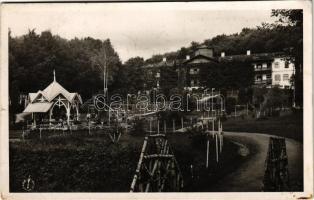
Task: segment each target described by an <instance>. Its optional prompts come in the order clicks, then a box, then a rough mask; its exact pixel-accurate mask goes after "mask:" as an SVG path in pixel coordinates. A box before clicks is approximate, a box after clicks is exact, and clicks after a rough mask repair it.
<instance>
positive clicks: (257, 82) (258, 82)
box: [254, 79, 271, 84]
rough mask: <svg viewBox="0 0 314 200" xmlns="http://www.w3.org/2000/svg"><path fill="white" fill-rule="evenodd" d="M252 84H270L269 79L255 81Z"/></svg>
mask: <svg viewBox="0 0 314 200" xmlns="http://www.w3.org/2000/svg"><path fill="white" fill-rule="evenodd" d="M254 83H255V84H270V83H271V79H267V80H255V82H254Z"/></svg>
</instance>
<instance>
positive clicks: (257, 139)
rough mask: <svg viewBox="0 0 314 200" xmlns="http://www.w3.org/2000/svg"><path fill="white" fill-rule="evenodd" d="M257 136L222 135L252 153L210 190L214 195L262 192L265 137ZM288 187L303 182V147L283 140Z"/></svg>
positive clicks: (266, 147)
mask: <svg viewBox="0 0 314 200" xmlns="http://www.w3.org/2000/svg"><path fill="white" fill-rule="evenodd" d="M271 136H272V135H267V134H259V133H236V132H224V137H225V138H228V139H229V140H232V141H235V142H237V143H241V144H243V145H245V146H247V147H248V148H250V147H251V149H254V151H253V152H250V153H252V154H253V155H250V157H249V158H248V160H246V161H245V162H244V163H242V164H241V165H240V166H239V167H237V168H236V170H235V171H233V172H231V173H230V174H228V175H226V176H225V177H223V178H222V179H220V180H219V182H217V183H216V184H213V186H211V189H210V190H211V191H215V192H223V191H228V192H259V191H261V188H262V183H263V177H264V169H265V168H264V167H265V159H266V156H267V150H268V143H269V137H271ZM286 147H287V155H288V168H289V177H290V184H291V185H292V186H293V187H296V185H297V184H300V182H301V181H302V180H303V179H302V177H303V144H302V143H300V142H298V141H295V140H292V139H287V138H286Z"/></svg>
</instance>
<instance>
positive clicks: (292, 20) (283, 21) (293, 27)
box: [272, 9, 303, 106]
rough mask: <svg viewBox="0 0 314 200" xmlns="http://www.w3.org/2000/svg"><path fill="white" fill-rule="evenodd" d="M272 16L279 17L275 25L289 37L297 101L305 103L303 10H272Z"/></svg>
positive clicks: (289, 51)
mask: <svg viewBox="0 0 314 200" xmlns="http://www.w3.org/2000/svg"><path fill="white" fill-rule="evenodd" d="M272 16H274V17H278V21H277V23H276V24H275V26H277V27H280V28H281V29H283V30H285V31H286V32H287V33H288V34H289V37H288V38H287V43H288V46H287V48H286V49H287V51H286V52H287V54H288V55H290V56H291V57H292V58H294V60H293V61H294V64H295V77H294V78H295V80H294V81H295V84H294V85H295V96H296V99H295V103H296V105H298V106H302V105H303V74H302V73H303V10H302V9H293V10H292V9H289V10H287V9H280V10H272Z"/></svg>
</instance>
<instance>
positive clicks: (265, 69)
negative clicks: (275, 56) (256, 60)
mask: <svg viewBox="0 0 314 200" xmlns="http://www.w3.org/2000/svg"><path fill="white" fill-rule="evenodd" d="M268 70H271V68H270V67H267V68H255V69H254V71H268Z"/></svg>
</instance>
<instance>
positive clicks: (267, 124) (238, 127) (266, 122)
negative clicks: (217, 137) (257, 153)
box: [223, 112, 303, 142]
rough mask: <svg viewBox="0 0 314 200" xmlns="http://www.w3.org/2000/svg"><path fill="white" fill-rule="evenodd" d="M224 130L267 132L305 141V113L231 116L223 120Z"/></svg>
mask: <svg viewBox="0 0 314 200" xmlns="http://www.w3.org/2000/svg"><path fill="white" fill-rule="evenodd" d="M223 128H224V131H234V132H249V133H265V134H271V135H276V136H281V137H287V138H292V139H295V140H297V141H300V142H303V113H302V112H297V113H291V114H289V115H286V116H281V117H269V118H265V119H259V120H257V119H254V118H250V119H241V118H237V119H234V118H230V119H228V120H227V121H225V122H223Z"/></svg>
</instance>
